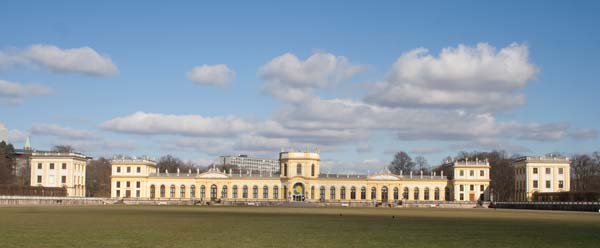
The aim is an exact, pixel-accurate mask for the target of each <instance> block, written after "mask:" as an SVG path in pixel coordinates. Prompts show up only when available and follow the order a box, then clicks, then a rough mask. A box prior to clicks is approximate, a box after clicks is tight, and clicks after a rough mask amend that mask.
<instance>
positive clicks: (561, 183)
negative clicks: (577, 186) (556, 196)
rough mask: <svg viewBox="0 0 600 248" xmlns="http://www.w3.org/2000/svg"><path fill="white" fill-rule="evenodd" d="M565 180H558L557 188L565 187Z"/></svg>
mask: <svg viewBox="0 0 600 248" xmlns="http://www.w3.org/2000/svg"><path fill="white" fill-rule="evenodd" d="M564 183H565V182H564V181H563V180H558V188H560V189H562V188H564V187H565V184H564Z"/></svg>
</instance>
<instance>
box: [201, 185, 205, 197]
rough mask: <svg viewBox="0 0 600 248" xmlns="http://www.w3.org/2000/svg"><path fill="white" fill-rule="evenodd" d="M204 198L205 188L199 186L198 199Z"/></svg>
mask: <svg viewBox="0 0 600 248" xmlns="http://www.w3.org/2000/svg"><path fill="white" fill-rule="evenodd" d="M205 196H206V186H204V185H202V186H200V199H204V197H205Z"/></svg>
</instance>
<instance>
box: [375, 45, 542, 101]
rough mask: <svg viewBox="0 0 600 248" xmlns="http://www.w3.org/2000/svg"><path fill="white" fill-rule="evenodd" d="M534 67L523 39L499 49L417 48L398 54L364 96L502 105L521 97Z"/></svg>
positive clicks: (480, 46)
mask: <svg viewBox="0 0 600 248" xmlns="http://www.w3.org/2000/svg"><path fill="white" fill-rule="evenodd" d="M537 71H538V69H537V68H536V66H535V65H533V64H531V63H530V62H529V51H528V48H527V46H525V45H519V44H511V45H510V46H507V47H505V48H502V49H500V50H499V51H496V49H495V48H494V47H492V46H490V45H488V44H486V43H479V44H477V46H475V47H469V46H465V45H459V46H458V47H456V48H452V47H450V48H445V49H443V50H442V51H441V53H440V54H439V56H438V57H434V56H431V55H429V54H428V51H427V50H426V49H423V48H417V49H414V50H412V51H409V52H407V53H404V54H402V56H400V58H398V60H397V61H396V62H395V63H394V65H393V66H392V69H391V70H390V72H389V73H388V75H387V77H386V79H385V80H384V82H381V83H378V84H375V85H374V86H373V89H372V90H371V92H370V93H369V94H368V95H367V96H366V97H365V100H366V101H367V102H370V103H375V104H379V105H383V106H390V107H425V108H431V107H433V108H459V109H460V108H466V109H484V110H502V109H507V108H511V107H514V106H517V105H520V104H523V103H524V101H525V97H524V95H523V94H522V93H519V92H518V90H519V89H521V88H522V87H524V86H525V85H526V84H527V83H528V82H529V81H531V80H532V79H534V77H535V75H536V73H537Z"/></svg>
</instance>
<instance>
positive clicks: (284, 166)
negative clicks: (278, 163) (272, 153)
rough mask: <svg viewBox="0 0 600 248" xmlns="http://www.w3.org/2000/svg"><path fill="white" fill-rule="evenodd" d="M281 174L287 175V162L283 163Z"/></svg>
mask: <svg viewBox="0 0 600 248" xmlns="http://www.w3.org/2000/svg"><path fill="white" fill-rule="evenodd" d="M283 176H284V177H287V164H283Z"/></svg>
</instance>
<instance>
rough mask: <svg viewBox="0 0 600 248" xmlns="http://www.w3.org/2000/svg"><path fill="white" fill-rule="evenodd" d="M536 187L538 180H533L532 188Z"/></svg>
mask: <svg viewBox="0 0 600 248" xmlns="http://www.w3.org/2000/svg"><path fill="white" fill-rule="evenodd" d="M537 187H538V180H533V188H536V189H537Z"/></svg>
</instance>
